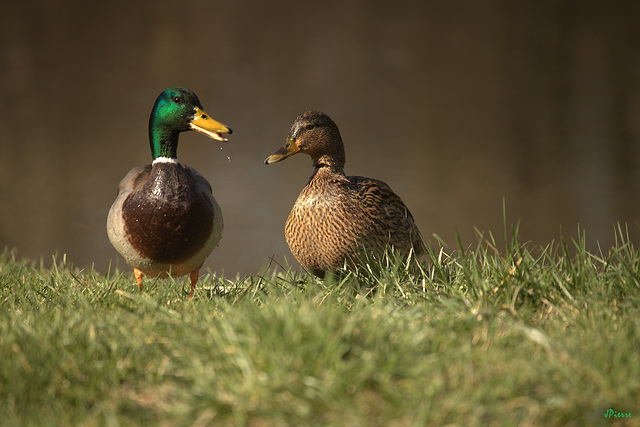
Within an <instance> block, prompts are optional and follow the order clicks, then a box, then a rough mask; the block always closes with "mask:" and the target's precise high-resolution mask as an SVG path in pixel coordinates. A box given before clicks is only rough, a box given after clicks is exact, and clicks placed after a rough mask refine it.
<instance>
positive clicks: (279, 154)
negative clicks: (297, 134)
mask: <svg viewBox="0 0 640 427" xmlns="http://www.w3.org/2000/svg"><path fill="white" fill-rule="evenodd" d="M299 151H300V147H299V146H298V144H296V140H295V139H294V138H288V139H287V142H286V144H284V145H283V146H282V147H280V149H279V150H278V151H276V152H275V153H273V154H272V155H270V156H269V157H267V158H266V159H265V161H264V164H265V165H268V164H270V163H275V162H279V161H280V160H284V159H286V158H287V157H291V156H293V155H294V154H296V153H297V152H299Z"/></svg>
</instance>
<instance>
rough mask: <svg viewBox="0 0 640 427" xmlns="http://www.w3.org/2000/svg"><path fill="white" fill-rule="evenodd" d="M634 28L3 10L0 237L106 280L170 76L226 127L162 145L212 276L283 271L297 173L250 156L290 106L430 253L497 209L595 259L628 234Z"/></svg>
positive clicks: (537, 14)
mask: <svg viewBox="0 0 640 427" xmlns="http://www.w3.org/2000/svg"><path fill="white" fill-rule="evenodd" d="M639 22H640V2H635V1H573V2H572V1H566V2H559V1H556V0H542V1H540V0H530V1H512V0H502V1H486V2H474V1H447V2H441V1H425V0H416V1H396V2H386V1H370V0H352V1H349V2H345V1H332V0H330V1H326V2H300V1H293V0H282V1H274V2H262V1H258V0H245V1H228V2H207V1H204V0H202V1H199V0H192V1H182V2H177V1H153V2H151V1H141V2H130V1H119V0H117V1H113V2H110V3H109V6H98V5H97V3H95V2H84V1H71V0H57V1H55V2H50V1H28V0H26V1H22V2H4V3H3V4H2V6H0V52H1V54H2V62H1V65H0V85H1V86H0V138H1V139H0V246H5V245H7V246H9V247H17V248H18V251H19V252H18V253H19V255H22V256H27V257H32V258H40V257H44V258H45V261H47V262H48V261H49V260H50V259H51V258H50V257H51V255H52V254H53V253H56V252H57V253H58V254H60V255H61V254H63V253H66V254H67V259H68V260H70V261H73V262H74V263H76V264H79V265H81V266H90V265H91V264H95V266H96V267H97V268H98V269H99V270H100V271H104V270H106V268H107V266H108V265H109V262H110V261H111V260H113V265H114V266H118V267H120V268H127V266H126V264H125V263H124V261H123V260H122V259H121V258H120V257H119V256H118V255H117V254H116V252H115V251H114V250H113V249H112V247H111V245H110V244H109V242H108V239H107V236H106V231H105V221H106V215H107V212H108V209H109V207H110V205H111V203H112V202H113V199H114V198H115V195H116V188H117V184H118V182H119V180H120V179H121V178H122V177H123V176H124V175H125V174H126V173H127V171H128V170H129V169H131V168H132V167H134V166H137V165H141V164H146V163H149V162H150V153H149V146H148V139H147V123H148V118H149V112H150V110H151V106H152V105H153V102H154V100H155V98H156V96H157V95H158V94H159V93H160V92H161V91H162V90H163V89H164V88H166V87H169V86H176V85H179V86H185V87H188V88H190V89H192V90H193V91H195V92H196V93H197V94H198V96H199V97H200V100H201V101H202V103H203V105H204V107H205V109H206V110H207V111H208V112H209V113H210V114H211V115H212V116H213V117H214V118H216V119H217V120H219V121H222V122H223V123H225V124H228V125H229V126H231V127H233V129H234V133H233V135H232V138H231V140H230V142H228V143H226V144H221V143H219V142H216V141H212V140H209V139H207V138H205V137H204V136H202V135H197V134H194V133H189V134H183V136H182V138H181V144H180V146H179V150H178V155H179V158H180V160H181V161H182V162H183V163H187V164H189V165H191V166H193V167H195V168H196V169H198V170H199V171H200V172H201V173H202V174H203V175H204V176H205V177H206V178H207V179H208V180H209V181H210V182H211V184H212V186H213V188H214V193H215V196H216V198H217V200H218V202H219V203H220V205H221V207H222V209H223V212H224V214H225V232H224V235H223V240H222V242H221V244H220V246H219V248H218V249H217V250H216V251H214V254H213V255H212V256H211V257H210V258H209V259H208V261H207V263H206V264H205V266H206V267H209V268H211V269H212V270H213V271H216V272H218V273H222V272H224V273H225V274H226V275H227V276H235V274H236V273H238V272H239V273H241V274H248V273H250V272H258V271H260V270H261V269H263V268H265V267H266V266H267V265H268V264H269V258H270V257H272V256H273V257H274V258H275V260H277V261H278V262H284V259H285V258H287V259H288V260H289V261H290V262H291V263H292V264H293V265H295V266H296V267H297V263H295V261H294V260H293V258H292V256H291V254H290V252H289V250H288V248H287V246H286V243H285V241H284V235H283V228H284V221H285V219H286V216H287V214H288V212H289V210H290V208H291V206H292V205H293V202H294V201H295V199H296V197H297V195H298V192H299V191H300V189H301V188H302V187H303V186H304V184H305V183H306V181H307V178H308V177H309V175H310V174H311V171H312V170H311V162H310V159H309V158H308V157H307V156H295V157H293V158H291V159H288V160H287V161H285V162H283V163H278V164H275V165H270V166H266V165H264V164H263V163H262V162H263V160H264V158H265V157H266V156H267V155H269V154H271V153H272V152H273V151H275V150H276V149H277V148H278V147H279V146H280V145H281V144H282V143H283V142H284V139H285V137H286V135H287V133H288V130H289V126H290V125H291V122H292V120H293V118H294V117H295V116H296V115H297V114H298V113H300V112H302V111H304V110H307V109H309V108H314V109H319V110H322V111H324V112H326V113H327V114H329V115H330V116H331V117H332V118H333V119H334V120H335V121H336V122H337V123H338V125H339V127H340V129H341V132H342V136H343V139H344V141H345V145H346V151H347V165H346V171H347V173H350V174H354V175H355V174H358V175H367V176H373V177H376V178H379V179H383V180H385V181H387V182H388V183H389V184H390V185H391V187H392V188H393V189H394V190H395V191H396V192H397V193H398V194H400V195H401V197H402V198H403V199H404V201H405V202H406V203H407V205H408V206H409V207H410V209H411V210H412V212H413V214H414V216H415V218H416V220H417V222H418V225H419V227H420V228H421V230H422V233H423V234H424V237H425V238H427V239H430V240H431V241H432V242H434V239H433V237H432V234H433V233H436V234H438V235H439V236H441V237H442V238H443V239H444V240H445V241H446V242H447V243H449V244H450V245H455V241H454V233H455V229H458V230H459V232H460V233H461V235H462V238H463V240H464V241H465V242H466V243H473V242H475V236H474V232H473V227H474V226H475V227H477V228H478V229H481V230H491V231H493V232H494V234H496V235H498V236H501V235H502V229H503V220H502V200H503V198H504V199H505V200H506V205H507V221H508V223H515V222H516V221H517V220H518V219H520V220H521V236H522V238H523V239H524V240H531V242H532V244H546V243H549V242H550V241H551V240H552V239H557V238H558V237H559V236H560V234H561V233H562V234H564V235H565V236H575V235H576V232H577V229H578V224H579V225H580V227H584V229H586V235H587V240H588V242H589V245H590V246H591V247H592V248H595V247H596V245H597V244H598V242H599V243H600V244H601V245H603V246H605V247H606V246H607V245H610V244H611V243H612V242H613V237H614V232H613V228H614V224H615V223H616V222H617V221H621V222H628V223H629V226H630V229H631V231H632V233H633V236H637V235H639V234H640V233H638V231H639V228H638V220H639V216H640V215H639V214H640V200H639V198H640V197H639V196H640V193H639V191H638V190H639V187H640V45H639V43H640V24H639ZM634 238H635V237H634Z"/></svg>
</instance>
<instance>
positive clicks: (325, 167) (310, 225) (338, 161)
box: [265, 111, 424, 277]
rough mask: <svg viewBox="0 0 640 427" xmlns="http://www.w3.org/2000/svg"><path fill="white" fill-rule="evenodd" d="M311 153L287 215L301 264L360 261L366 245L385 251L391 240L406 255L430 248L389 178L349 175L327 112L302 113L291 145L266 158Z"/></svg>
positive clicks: (320, 267)
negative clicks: (305, 174) (305, 175)
mask: <svg viewBox="0 0 640 427" xmlns="http://www.w3.org/2000/svg"><path fill="white" fill-rule="evenodd" d="M296 153H306V154H308V155H309V156H311V159H312V160H313V167H314V168H315V170H314V172H313V175H311V178H310V179H309V182H308V183H307V185H306V186H305V187H304V188H303V189H302V192H300V195H299V196H298V200H296V203H295V204H294V205H293V209H292V210H291V213H290V214H289V218H287V222H286V225H285V237H286V239H287V243H288V244H289V248H290V249H291V252H292V253H293V255H294V256H295V257H296V259H297V260H298V262H300V264H302V265H303V266H304V267H305V268H307V269H308V270H310V271H311V272H313V273H314V274H315V275H317V276H320V277H323V276H324V272H325V271H326V270H335V269H338V268H341V267H343V266H344V263H345V261H347V262H349V263H352V262H354V261H356V260H357V258H358V257H359V256H360V255H359V252H360V251H359V249H360V248H361V247H362V246H364V248H365V250H366V251H367V252H370V253H374V254H377V255H380V254H381V253H382V252H383V251H384V249H385V248H386V246H387V245H388V244H390V245H393V246H394V247H395V248H396V250H398V251H400V253H401V254H406V255H408V254H409V251H410V250H411V249H413V250H414V251H415V253H416V255H419V254H421V253H422V252H423V251H424V245H423V242H422V238H421V237H420V232H419V231H418V227H417V226H416V224H415V222H414V220H413V216H411V212H409V209H407V207H406V206H405V204H404V203H403V202H402V200H401V199H400V197H398V195H397V194H396V193H394V192H393V191H392V190H391V188H390V187H389V186H388V185H387V184H386V183H384V182H382V181H379V180H377V179H373V178H365V177H362V176H346V175H345V173H344V163H345V154H344V145H343V143H342V138H341V137H340V131H339V130H338V126H337V125H336V124H335V123H334V122H333V120H331V119H330V118H329V117H328V116H327V115H326V114H323V113H321V112H318V111H307V112H306V113H303V114H301V115H299V116H298V117H296V119H295V120H294V122H293V125H292V126H291V131H290V132H289V136H288V138H287V141H286V143H285V145H284V146H283V147H282V148H280V149H279V150H278V151H276V152H275V153H274V154H272V155H271V156H269V157H267V159H266V160H265V163H266V164H270V163H275V162H279V161H280V160H284V159H286V158H287V157H290V156H292V155H294V154H296Z"/></svg>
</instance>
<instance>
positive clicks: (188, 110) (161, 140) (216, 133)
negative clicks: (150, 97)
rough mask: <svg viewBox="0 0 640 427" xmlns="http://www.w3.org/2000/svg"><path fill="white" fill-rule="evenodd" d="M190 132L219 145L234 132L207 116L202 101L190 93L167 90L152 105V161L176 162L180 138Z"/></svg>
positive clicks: (179, 89)
mask: <svg viewBox="0 0 640 427" xmlns="http://www.w3.org/2000/svg"><path fill="white" fill-rule="evenodd" d="M188 130H195V131H196V132H200V133H202V134H204V135H207V136H208V137H209V138H213V139H217V140H218V141H227V138H224V137H223V136H222V134H223V133H231V132H232V130H231V128H229V127H227V126H225V125H223V124H222V123H219V122H217V121H215V120H213V119H212V118H211V117H210V116H209V115H208V114H207V113H205V112H204V109H203V108H202V104H200V100H199V99H198V97H197V96H196V94H195V93H193V92H191V91H190V90H189V89H185V88H182V87H172V88H169V89H166V90H165V91H164V92H162V93H161V94H160V95H159V96H158V99H156V103H155V104H153V109H152V110H151V118H150V119H149V143H150V144H151V156H152V157H153V160H155V159H157V158H158V157H167V158H170V159H175V158H176V157H177V151H178V135H179V134H180V132H185V131H188Z"/></svg>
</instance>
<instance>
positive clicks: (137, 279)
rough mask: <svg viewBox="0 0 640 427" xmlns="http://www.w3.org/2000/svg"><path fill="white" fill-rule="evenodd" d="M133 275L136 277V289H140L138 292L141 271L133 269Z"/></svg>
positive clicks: (140, 283) (140, 282) (140, 285)
mask: <svg viewBox="0 0 640 427" xmlns="http://www.w3.org/2000/svg"><path fill="white" fill-rule="evenodd" d="M133 274H134V275H135V276H136V283H137V284H138V288H139V289H140V291H142V271H140V270H138V269H137V268H134V269H133Z"/></svg>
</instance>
